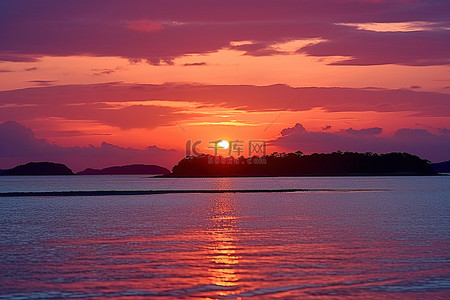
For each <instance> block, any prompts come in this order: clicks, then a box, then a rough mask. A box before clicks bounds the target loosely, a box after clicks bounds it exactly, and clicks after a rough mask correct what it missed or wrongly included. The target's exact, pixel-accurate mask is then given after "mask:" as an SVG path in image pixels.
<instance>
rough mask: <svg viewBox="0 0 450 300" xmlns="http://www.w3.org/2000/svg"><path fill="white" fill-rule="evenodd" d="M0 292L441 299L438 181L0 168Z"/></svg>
mask: <svg viewBox="0 0 450 300" xmlns="http://www.w3.org/2000/svg"><path fill="white" fill-rule="evenodd" d="M235 189H247V190H252V189H268V190H270V189H305V191H302V192H291V193H269V192H268V193H245V194H242V193H220V194H197V193H193V194H182V193H181V194H155V195H140V196H120V195H118V196H67V197H53V196H46V197H33V196H32V197H4V198H0V299H62V298H75V299H83V298H86V299H191V298H195V299H247V298H248V299H449V298H450V264H449V262H450V177H449V176H431V177H420V176H418V177H416V176H411V177H296V178H295V177H273V178H272V177H264V178H251V177H243V178H152V177H146V176H42V177H40V176H35V177H25V176H24V177H22V176H4V177H0V192H1V193H6V192H42V191H110V190H235Z"/></svg>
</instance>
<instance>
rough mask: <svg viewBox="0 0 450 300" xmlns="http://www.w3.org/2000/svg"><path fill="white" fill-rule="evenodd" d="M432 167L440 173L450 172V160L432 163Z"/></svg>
mask: <svg viewBox="0 0 450 300" xmlns="http://www.w3.org/2000/svg"><path fill="white" fill-rule="evenodd" d="M431 167H433V169H434V170H435V171H436V172H438V173H450V160H448V161H443V162H440V163H434V164H431Z"/></svg>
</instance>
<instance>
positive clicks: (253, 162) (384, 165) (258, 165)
mask: <svg viewBox="0 0 450 300" xmlns="http://www.w3.org/2000/svg"><path fill="white" fill-rule="evenodd" d="M449 167H450V161H448V162H442V163H435V164H431V163H430V162H429V161H427V160H425V159H421V158H420V157H418V156H415V155H412V154H409V153H398V152H393V153H386V154H376V153H371V152H366V153H356V152H340V151H337V152H333V153H327V154H325V153H321V154H318V153H314V154H311V155H303V153H302V152H301V151H297V152H295V153H277V152H275V153H272V154H271V155H265V156H262V157H258V156H253V157H250V158H245V157H243V156H241V157H238V158H234V157H222V156H213V155H203V156H198V157H196V156H188V157H186V158H184V159H182V160H181V161H179V162H178V164H177V165H175V166H174V167H173V168H172V173H170V171H169V170H168V169H166V168H163V167H160V166H157V165H142V164H136V165H126V166H115V167H109V168H105V169H101V170H97V169H89V168H88V169H86V170H84V171H81V172H78V173H77V175H138V174H140V175H144V174H147V175H162V176H163V177H227V176H228V177H238V176H377V175H437V174H438V173H437V172H443V173H445V172H449V171H450V170H449ZM0 175H74V173H73V172H72V170H71V169H69V168H68V167H67V166H65V165H64V164H60V163H53V162H31V163H27V164H25V165H19V166H16V167H14V168H12V169H9V170H0Z"/></svg>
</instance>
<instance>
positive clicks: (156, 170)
mask: <svg viewBox="0 0 450 300" xmlns="http://www.w3.org/2000/svg"><path fill="white" fill-rule="evenodd" d="M167 174H170V171H169V170H168V169H166V168H164V167H161V166H157V165H143V164H135V165H126V166H114V167H109V168H104V169H100V170H99V169H91V168H88V169H86V170H84V171H81V172H78V173H77V175H167Z"/></svg>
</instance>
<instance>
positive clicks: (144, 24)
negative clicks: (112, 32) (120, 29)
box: [127, 20, 162, 32]
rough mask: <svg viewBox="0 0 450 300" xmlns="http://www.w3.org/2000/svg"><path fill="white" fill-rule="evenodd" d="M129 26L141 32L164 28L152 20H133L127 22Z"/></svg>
mask: <svg viewBox="0 0 450 300" xmlns="http://www.w3.org/2000/svg"><path fill="white" fill-rule="evenodd" d="M127 28H128V29H130V30H134V31H140V32H155V31H159V30H161V29H162V25H161V24H160V23H157V22H153V21H150V20H137V21H131V22H129V23H128V24H127Z"/></svg>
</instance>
